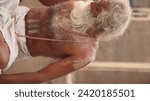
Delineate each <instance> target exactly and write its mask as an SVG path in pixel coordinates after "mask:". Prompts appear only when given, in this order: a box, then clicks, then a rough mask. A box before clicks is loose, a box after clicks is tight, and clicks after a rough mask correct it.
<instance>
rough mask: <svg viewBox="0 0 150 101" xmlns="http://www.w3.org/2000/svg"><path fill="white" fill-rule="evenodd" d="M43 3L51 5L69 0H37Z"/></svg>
mask: <svg viewBox="0 0 150 101" xmlns="http://www.w3.org/2000/svg"><path fill="white" fill-rule="evenodd" d="M39 1H40V2H41V3H42V4H43V5H45V6H51V5H54V4H57V3H61V2H65V1H70V0H39Z"/></svg>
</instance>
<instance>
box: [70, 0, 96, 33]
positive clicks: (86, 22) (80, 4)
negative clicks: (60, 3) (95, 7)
mask: <svg viewBox="0 0 150 101" xmlns="http://www.w3.org/2000/svg"><path fill="white" fill-rule="evenodd" d="M91 1H92V0H89V1H86V2H85V1H76V2H75V3H74V9H73V10H72V12H71V14H70V18H71V21H72V27H73V29H72V30H73V31H75V32H78V33H80V34H86V31H87V30H88V29H89V28H92V27H93V25H94V23H95V18H94V17H93V15H92V14H91V7H90V3H91Z"/></svg>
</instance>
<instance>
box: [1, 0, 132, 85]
mask: <svg viewBox="0 0 150 101" xmlns="http://www.w3.org/2000/svg"><path fill="white" fill-rule="evenodd" d="M19 1H20V0H1V1H0V25H1V26H0V68H1V69H2V70H6V69H8V68H9V67H10V66H11V64H12V63H13V62H14V61H15V60H18V59H23V58H27V57H30V56H45V57H56V58H59V60H58V61H56V62H55V63H52V64H49V65H48V66H46V67H45V68H43V69H41V70H39V71H36V72H28V73H17V74H2V75H0V83H40V82H44V81H48V80H52V79H55V78H58V77H60V76H63V75H66V74H68V73H70V72H73V71H75V70H77V69H80V68H82V67H84V66H86V65H87V64H88V63H90V62H91V61H93V60H94V58H95V54H96V49H97V46H98V42H99V40H100V41H101V40H102V41H103V40H110V39H112V38H115V37H118V36H119V35H122V33H123V32H124V30H125V28H126V27H127V25H128V23H129V19H130V13H131V12H130V7H129V2H128V0H97V1H96V0H82V1H80V0H76V1H73V0H39V1H40V2H41V3H42V4H44V5H45V6H49V8H33V9H28V8H27V7H22V6H18V4H19Z"/></svg>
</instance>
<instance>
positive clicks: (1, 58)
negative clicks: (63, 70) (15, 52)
mask: <svg viewBox="0 0 150 101" xmlns="http://www.w3.org/2000/svg"><path fill="white" fill-rule="evenodd" d="M8 61H9V48H8V46H7V44H6V42H5V39H4V38H3V35H2V33H1V32H0V68H3V67H5V66H6V65H7V63H8Z"/></svg>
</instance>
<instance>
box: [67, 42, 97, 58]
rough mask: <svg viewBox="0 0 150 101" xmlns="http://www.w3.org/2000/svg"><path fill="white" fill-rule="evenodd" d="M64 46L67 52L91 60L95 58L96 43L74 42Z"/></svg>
mask: <svg viewBox="0 0 150 101" xmlns="http://www.w3.org/2000/svg"><path fill="white" fill-rule="evenodd" d="M64 47H65V48H64V49H65V51H66V52H67V53H69V54H73V55H76V56H77V57H80V58H83V59H84V58H86V59H89V60H90V61H92V60H93V59H94V58H95V54H96V50H97V43H74V44H70V45H65V46H64Z"/></svg>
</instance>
